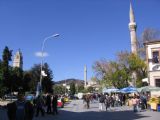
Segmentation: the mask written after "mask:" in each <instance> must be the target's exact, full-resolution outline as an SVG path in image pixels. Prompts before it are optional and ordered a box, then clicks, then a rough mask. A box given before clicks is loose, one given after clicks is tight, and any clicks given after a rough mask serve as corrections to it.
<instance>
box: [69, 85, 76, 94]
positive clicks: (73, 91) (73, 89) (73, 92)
mask: <svg viewBox="0 0 160 120" xmlns="http://www.w3.org/2000/svg"><path fill="white" fill-rule="evenodd" d="M70 93H71V95H74V94H75V93H76V87H75V83H74V82H71V83H70Z"/></svg>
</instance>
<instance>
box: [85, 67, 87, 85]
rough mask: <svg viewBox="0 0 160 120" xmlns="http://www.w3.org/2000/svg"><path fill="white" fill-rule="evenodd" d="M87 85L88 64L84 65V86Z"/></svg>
mask: <svg viewBox="0 0 160 120" xmlns="http://www.w3.org/2000/svg"><path fill="white" fill-rule="evenodd" d="M86 86H87V66H86V65H85V66H84V87H86Z"/></svg>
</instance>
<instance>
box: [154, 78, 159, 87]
mask: <svg viewBox="0 0 160 120" xmlns="http://www.w3.org/2000/svg"><path fill="white" fill-rule="evenodd" d="M155 83H156V87H160V79H155Z"/></svg>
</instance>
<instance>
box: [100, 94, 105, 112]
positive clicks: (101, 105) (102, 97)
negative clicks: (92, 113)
mask: <svg viewBox="0 0 160 120" xmlns="http://www.w3.org/2000/svg"><path fill="white" fill-rule="evenodd" d="M104 99H105V98H104V96H103V94H101V96H100V98H99V111H102V110H103V103H104Z"/></svg>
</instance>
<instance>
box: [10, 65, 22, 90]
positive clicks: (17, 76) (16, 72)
mask: <svg viewBox="0 0 160 120" xmlns="http://www.w3.org/2000/svg"><path fill="white" fill-rule="evenodd" d="M10 71H11V79H10V82H11V84H10V88H11V89H12V90H13V91H19V90H20V89H22V88H23V70H22V69H21V68H18V67H15V68H11V70H10Z"/></svg>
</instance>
